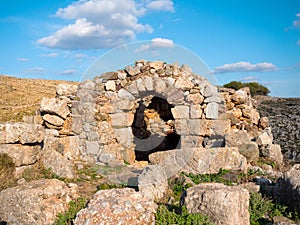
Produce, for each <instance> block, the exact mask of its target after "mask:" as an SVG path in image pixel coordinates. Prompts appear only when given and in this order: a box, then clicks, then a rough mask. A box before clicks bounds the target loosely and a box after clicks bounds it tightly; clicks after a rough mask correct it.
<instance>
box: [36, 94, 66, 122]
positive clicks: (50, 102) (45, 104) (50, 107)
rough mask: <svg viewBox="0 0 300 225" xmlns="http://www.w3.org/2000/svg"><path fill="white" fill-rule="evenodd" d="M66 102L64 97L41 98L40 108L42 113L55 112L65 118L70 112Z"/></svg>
mask: <svg viewBox="0 0 300 225" xmlns="http://www.w3.org/2000/svg"><path fill="white" fill-rule="evenodd" d="M67 103H68V102H67V101H66V100H65V99H63V100H62V99H58V98H42V101H41V108H40V110H41V112H43V113H48V114H55V115H58V116H60V117H61V118H63V119H66V118H67V116H68V115H69V114H70V110H69V107H68V105H67Z"/></svg>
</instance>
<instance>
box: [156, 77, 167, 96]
mask: <svg viewBox="0 0 300 225" xmlns="http://www.w3.org/2000/svg"><path fill="white" fill-rule="evenodd" d="M166 89H167V85H166V82H165V81H164V80H162V79H154V90H155V91H156V92H157V93H159V94H161V93H164V92H165V90H166Z"/></svg>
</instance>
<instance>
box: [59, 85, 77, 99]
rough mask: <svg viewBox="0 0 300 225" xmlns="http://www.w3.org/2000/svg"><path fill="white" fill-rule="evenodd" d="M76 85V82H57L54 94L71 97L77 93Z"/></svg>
mask: <svg viewBox="0 0 300 225" xmlns="http://www.w3.org/2000/svg"><path fill="white" fill-rule="evenodd" d="M77 90H78V85H76V84H58V85H57V86H56V94H57V95H58V96H65V97H67V98H71V99H73V98H74V97H75V96H76V95H77Z"/></svg>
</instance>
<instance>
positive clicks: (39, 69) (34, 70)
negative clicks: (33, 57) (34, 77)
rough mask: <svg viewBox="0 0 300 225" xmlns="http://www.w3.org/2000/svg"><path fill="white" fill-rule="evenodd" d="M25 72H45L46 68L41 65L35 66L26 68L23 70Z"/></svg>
mask: <svg viewBox="0 0 300 225" xmlns="http://www.w3.org/2000/svg"><path fill="white" fill-rule="evenodd" d="M23 73H24V74H43V73H45V69H44V68H41V67H33V68H29V69H26V70H23Z"/></svg>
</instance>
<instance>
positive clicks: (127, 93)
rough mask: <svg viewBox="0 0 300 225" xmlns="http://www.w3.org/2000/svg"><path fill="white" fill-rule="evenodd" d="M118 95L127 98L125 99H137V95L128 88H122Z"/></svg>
mask: <svg viewBox="0 0 300 225" xmlns="http://www.w3.org/2000/svg"><path fill="white" fill-rule="evenodd" d="M118 96H119V98H125V99H128V100H135V97H134V96H133V95H132V94H131V93H130V92H129V91H127V90H125V89H120V90H119V91H118Z"/></svg>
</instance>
